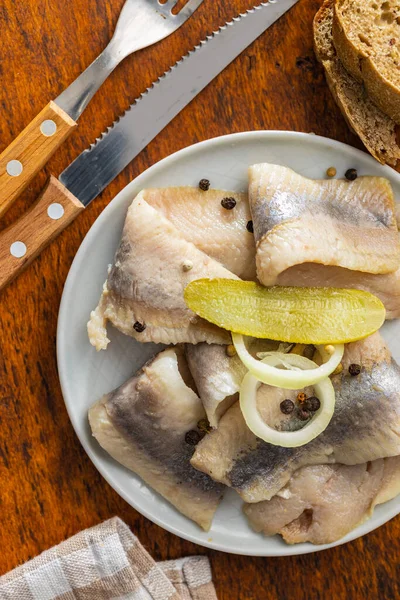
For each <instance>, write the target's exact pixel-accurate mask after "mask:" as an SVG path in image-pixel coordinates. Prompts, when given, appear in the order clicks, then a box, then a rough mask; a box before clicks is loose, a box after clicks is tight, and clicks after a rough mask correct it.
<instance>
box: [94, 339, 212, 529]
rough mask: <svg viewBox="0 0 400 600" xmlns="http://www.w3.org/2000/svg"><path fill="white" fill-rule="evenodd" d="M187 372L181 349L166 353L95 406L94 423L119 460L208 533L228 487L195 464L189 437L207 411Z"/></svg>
mask: <svg viewBox="0 0 400 600" xmlns="http://www.w3.org/2000/svg"><path fill="white" fill-rule="evenodd" d="M186 370H187V365H186V364H185V359H184V357H183V355H182V354H181V351H180V350H178V349H167V350H164V351H163V352H161V353H160V354H158V355H157V356H156V357H155V358H154V359H152V360H151V361H150V362H148V363H147V364H146V365H145V366H144V367H143V369H141V370H140V371H139V372H138V373H137V374H136V375H135V376H134V377H133V378H132V379H129V380H128V381H127V382H126V383H124V384H123V385H121V386H120V387H119V388H118V389H116V390H115V391H114V392H111V393H110V394H107V395H106V396H104V397H103V398H102V399H101V400H99V401H98V402H97V403H96V404H95V405H94V406H92V407H91V409H90V410H89V422H90V426H91V428H92V433H93V435H94V437H95V438H96V439H97V441H98V442H99V444H100V445H101V446H102V447H103V448H104V449H105V450H106V451H107V452H108V453H109V454H110V455H111V456H112V457H113V458H115V460H117V461H118V462H120V463H121V464H123V465H124V466H126V467H128V469H131V470H132V471H133V472H134V473H137V474H138V475H139V476H140V477H141V478H142V479H143V480H144V481H145V482H146V483H147V484H148V485H150V486H151V487H152V488H153V489H154V490H156V491H157V492H158V493H159V494H161V495H162V496H164V498H165V499H166V500H168V501H169V502H170V503H171V504H173V505H174V506H175V507H176V508H177V509H178V510H179V511H180V512H181V513H182V514H184V515H185V516H187V517H189V518H190V519H192V520H193V521H195V522H196V523H198V524H199V525H200V526H201V527H202V528H203V529H205V530H208V529H209V528H210V525H211V521H212V518H213V516H214V513H215V511H216V509H217V506H218V503H219V501H220V499H221V496H222V489H223V487H222V486H221V485H219V484H217V483H215V482H214V481H212V479H210V478H209V477H208V476H207V475H205V474H203V473H200V472H199V471H196V469H194V468H193V467H192V466H191V465H190V458H191V456H192V454H193V450H194V446H193V445H190V444H188V443H187V442H186V441H185V434H186V433H187V432H189V431H192V430H196V426H197V423H198V421H199V420H200V419H203V418H204V417H205V413H204V409H203V406H202V404H201V401H200V399H199V397H198V396H197V394H196V393H195V392H194V391H193V390H192V389H191V388H190V387H188V385H186V383H185V381H184V378H185V379H187V375H186ZM180 371H182V374H181V372H180Z"/></svg>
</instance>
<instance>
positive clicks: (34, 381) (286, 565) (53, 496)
mask: <svg viewBox="0 0 400 600" xmlns="http://www.w3.org/2000/svg"><path fill="white" fill-rule="evenodd" d="M252 2H253V0H218V1H217V0H204V3H203V5H202V6H201V7H200V9H199V10H198V11H197V13H196V16H195V17H194V18H193V19H192V20H190V21H189V22H188V23H186V24H185V25H184V26H183V27H182V28H181V29H180V30H179V31H178V32H177V33H176V34H175V35H174V36H173V37H170V38H168V39H166V40H164V41H162V42H161V43H159V44H158V45H157V46H155V47H153V48H149V49H146V50H143V51H141V52H139V53H138V54H136V55H135V56H133V57H129V58H128V59H127V60H125V62H124V63H123V64H122V65H121V66H120V67H119V68H117V70H116V71H115V72H114V73H113V74H112V76H111V77H110V78H109V79H108V81H107V82H106V83H105V84H104V85H103V87H102V88H101V90H100V91H99V93H98V94H97V95H96V96H95V98H94V100H93V101H92V102H91V104H90V105H89V107H88V109H87V110H86V112H85V113H84V115H83V117H82V119H81V121H80V123H79V128H78V130H77V131H76V132H75V133H74V134H73V135H72V137H71V138H70V139H69V140H68V141H67V142H65V143H64V145H63V147H62V148H61V149H60V150H59V151H58V152H57V153H56V155H55V156H54V157H53V158H52V160H51V161H50V163H49V165H48V167H47V168H46V169H45V171H44V172H42V173H41V174H40V175H39V176H38V177H37V178H36V180H35V181H34V182H33V183H32V184H31V185H30V187H29V188H28V190H27V191H26V192H25V193H24V195H23V197H22V198H21V199H20V200H19V201H18V202H17V203H16V205H15V206H14V207H13V209H12V210H10V211H9V213H7V215H6V216H5V218H4V219H3V222H2V223H1V227H2V228H3V227H4V226H6V225H8V224H9V223H10V222H11V221H12V220H14V219H16V218H17V217H18V216H19V215H21V214H22V213H23V212H24V210H25V209H26V208H27V207H28V206H29V205H30V204H31V203H32V201H33V200H34V199H35V197H36V196H37V194H38V192H39V190H40V189H41V187H42V185H43V184H44V181H45V179H46V177H47V176H48V174H49V173H53V174H55V175H58V174H59V173H60V172H61V171H62V170H63V169H64V168H65V167H66V166H67V165H68V164H69V162H70V161H71V160H72V159H73V158H75V157H76V156H77V154H78V153H79V152H81V151H82V150H83V149H84V148H85V147H87V146H88V144H89V143H90V142H92V141H93V140H94V138H95V137H96V136H98V135H99V133H100V132H101V131H102V130H103V129H104V128H105V126H107V125H109V124H110V123H111V122H112V121H113V119H114V118H115V117H116V116H117V115H118V114H119V113H121V112H122V111H123V110H124V109H126V108H127V106H128V105H129V104H130V103H131V102H132V101H133V100H134V99H135V98H136V97H137V96H138V95H139V93H140V92H142V91H143V90H144V89H145V88H146V87H147V86H149V85H150V84H151V82H152V81H153V80H154V79H156V78H157V77H158V76H159V75H161V74H162V73H163V72H164V71H165V70H166V69H167V68H168V67H169V66H170V65H172V64H174V63H175V61H176V60H178V59H179V58H180V57H181V55H183V54H185V53H186V52H187V50H188V49H190V48H191V47H192V46H194V45H195V44H196V43H197V42H198V41H199V40H200V39H201V38H204V37H205V35H206V34H207V33H209V32H210V31H211V30H213V29H216V28H217V27H218V26H219V25H222V24H223V23H224V22H225V21H227V20H229V19H230V18H232V17H233V16H235V15H236V14H237V13H238V12H240V11H244V10H245V9H248V8H250V7H251V5H252ZM122 4H123V0H69V1H68V2H65V0H41V1H40V2H29V0H22V1H20V2H14V0H0V24H1V34H0V76H1V85H0V106H1V110H0V151H1V150H3V148H4V147H6V146H7V145H8V144H9V143H10V142H11V141H12V139H13V138H14V137H15V136H16V135H17V134H18V133H19V132H20V131H21V130H22V129H23V127H24V126H25V125H26V124H27V123H28V122H29V121H30V120H31V119H32V117H34V116H35V115H36V114H37V113H38V112H39V110H40V109H41V108H42V107H43V106H44V105H45V104H46V103H47V102H48V100H49V99H51V98H54V97H56V96H57V95H58V94H59V93H60V92H61V90H62V89H63V88H64V87H65V86H67V85H68V84H69V83H70V82H71V81H72V80H73V79H74V78H75V77H76V76H77V75H78V74H79V73H80V72H81V71H82V70H83V69H84V68H85V67H86V66H87V65H88V64H89V63H90V62H91V61H92V60H93V59H94V58H95V56H96V55H97V54H98V53H99V52H100V50H101V49H102V48H103V47H104V46H105V45H106V42H107V41H108V39H109V38H110V36H111V34H112V31H113V27H114V25H115V23H116V19H117V16H118V13H119V10H120V8H121V6H122ZM319 4H320V0H300V1H299V3H298V4H297V6H295V7H294V8H293V9H292V10H291V11H290V12H289V13H288V14H286V15H285V16H284V17H283V18H282V19H281V20H280V21H279V22H278V23H276V24H275V25H274V26H273V27H271V29H270V30H269V31H267V32H266V33H265V34H264V35H263V36H261V38H259V39H258V40H257V41H256V42H255V43H254V44H253V45H252V46H251V47H249V48H248V49H247V50H246V51H245V52H244V53H243V54H242V55H241V56H240V57H239V58H238V59H237V60H236V61H235V62H234V63H233V64H232V65H231V66H230V67H229V68H227V69H226V70H225V71H224V72H223V73H222V74H221V75H220V76H219V77H218V78H217V79H216V80H215V81H214V82H213V83H212V84H211V85H209V86H208V88H207V89H206V90H205V91H203V92H202V93H201V94H200V95H199V96H198V97H197V98H196V99H195V100H194V101H193V102H192V103H191V104H190V106H188V107H187V108H186V109H185V110H184V111H183V112H182V113H181V114H180V115H179V116H178V117H177V118H176V119H175V120H174V121H173V122H172V123H171V124H170V125H169V126H168V127H167V128H166V129H165V130H164V131H163V132H162V133H161V134H160V135H159V136H158V137H157V138H156V139H155V140H154V141H153V142H152V143H151V144H150V145H149V146H148V147H147V148H146V149H145V150H144V151H143V152H142V153H141V154H140V155H139V157H138V158H137V159H136V160H134V161H133V163H132V164H130V165H129V167H128V168H127V169H125V171H124V172H123V173H121V174H120V175H119V177H117V178H116V179H115V180H114V181H113V183H112V184H110V185H109V186H108V188H107V189H106V190H105V192H104V193H103V194H102V195H101V196H100V198H98V199H97V200H96V201H95V202H94V203H92V204H91V205H90V207H89V208H88V209H87V210H86V211H85V212H84V213H83V214H81V215H80V216H79V217H78V218H77V220H76V221H75V222H74V223H73V224H72V225H71V226H70V227H69V228H68V229H67V230H66V231H65V232H64V233H63V234H62V235H61V236H60V237H59V238H58V239H57V240H56V241H55V242H54V243H53V244H52V246H51V247H49V248H47V249H46V250H45V251H44V252H43V254H42V255H41V256H40V257H39V259H37V260H36V261H35V263H34V264H33V265H31V267H30V268H29V269H28V270H27V271H25V273H23V274H22V275H21V276H20V277H19V278H18V279H17V280H16V281H14V282H13V283H12V284H11V285H10V286H9V288H8V289H6V290H5V291H4V292H3V293H2V294H1V296H0V332H1V337H0V340H1V347H0V419H1V426H0V482H1V484H0V485H1V491H0V572H1V573H4V572H6V571H8V570H9V569H12V568H13V567H15V566H16V565H18V564H20V563H22V562H23V561H26V560H28V559H30V558H32V557H34V556H36V555H37V554H39V553H40V552H42V551H43V550H45V549H47V548H50V547H51V546H53V545H54V544H57V543H59V542H61V541H62V540H64V539H65V538H67V537H69V536H71V535H72V534H74V533H76V532H78V531H79V530H81V529H83V528H86V527H90V526H92V525H95V524H96V523H100V522H101V521H103V520H104V519H107V518H108V517H110V516H112V515H119V516H120V517H121V518H122V519H124V520H125V521H126V523H128V524H129V525H130V526H131V527H132V529H133V531H134V532H135V533H136V534H137V535H138V537H139V538H140V540H141V541H142V543H143V544H144V545H145V546H146V548H148V549H149V551H150V552H151V553H152V555H153V556H154V558H155V559H157V560H158V559H172V558H177V557H180V556H183V555H187V554H196V553H199V554H207V555H208V556H209V557H210V560H211V564H212V569H213V573H214V578H215V584H216V587H217V592H218V597H219V599H220V600H264V599H273V598H279V599H285V598H290V599H293V600H303V599H304V600H309V599H317V598H329V599H330V598H335V599H341V598H351V599H366V598H368V599H374V598H380V599H385V600H386V599H389V598H395V597H399V593H400V589H399V587H400V586H399V578H398V575H399V564H400V559H399V556H400V540H399V533H400V518H399V517H397V518H395V519H393V520H392V521H391V522H390V523H388V524H386V525H384V526H383V527H381V528H380V529H379V530H377V531H375V532H373V533H370V534H369V535H367V536H365V537H364V538H362V539H358V540H356V541H354V542H352V543H350V544H347V545H345V546H343V547H338V548H334V549H332V550H329V551H325V552H320V553H314V554H310V555H305V556H298V557H293V558H248V557H241V556H233V555H229V554H224V553H222V552H215V551H210V550H207V549H205V548H201V547H197V546H195V545H194V544H191V543H189V542H186V541H184V540H181V539H179V538H178V537H175V536H174V535H172V534H170V533H167V532H166V531H164V530H162V529H161V528H160V527H158V526H157V525H154V524H153V523H151V522H150V521H148V520H147V519H145V518H144V517H142V516H141V515H140V514H139V513H137V512H136V511H135V510H134V509H133V508H131V507H130V506H129V505H128V504H127V503H126V502H125V501H124V500H122V499H121V498H120V497H119V496H118V495H117V494H116V493H115V492H114V491H113V490H112V489H111V488H110V487H109V485H108V484H107V483H106V482H105V481H104V480H103V478H102V477H101V476H100V475H99V473H98V472H97V471H96V469H95V468H94V466H93V465H92V463H91V462H90V460H89V459H88V457H87V456H86V454H85V452H84V450H83V449H82V447H81V445H80V443H79V441H78V439H77V437H76V435H75V433H74V430H73V428H72V426H71V424H70V421H69V418H68V415H67V411H66V409H65V406H64V402H63V398H62V395H61V390H60V385H59V381H58V375H57V364H56V352H55V344H56V324H57V313H58V307H59V303H60V298H61V294H62V290H63V285H64V281H65V278H66V276H67V273H68V270H69V267H70V265H71V262H72V260H73V258H74V255H75V253H76V251H77V249H78V247H79V245H80V243H81V241H82V239H83V237H84V236H85V234H86V232H87V230H88V229H89V227H90V226H91V225H92V223H93V222H94V220H95V219H96V217H97V216H98V215H99V214H100V213H101V211H102V210H103V209H104V207H105V206H106V205H107V204H108V203H109V202H110V200H111V199H112V198H113V197H114V196H115V195H116V194H117V192H119V191H120V190H121V189H122V188H123V187H124V186H125V185H126V184H127V183H128V182H129V181H131V180H132V179H133V178H134V177H136V176H137V175H138V174H139V173H141V172H142V171H143V170H145V169H146V168H147V167H149V166H150V165H153V164H154V163H155V162H157V161H159V160H160V159H162V158H164V157H165V156H167V155H169V154H171V153H172V152H175V151H176V150H179V149H180V148H183V147H185V146H189V145H190V144H193V143H195V142H198V141H200V140H204V139H207V138H210V137H214V136H217V135H222V134H227V133H231V132H237V131H246V130H252V129H288V130H296V131H306V132H310V131H312V132H315V133H317V134H321V135H325V136H328V137H332V138H335V139H338V140H341V141H343V142H347V143H349V144H353V145H355V146H358V147H361V146H360V143H359V141H358V140H357V139H356V138H355V136H354V135H353V134H351V132H350V131H349V129H348V128H347V126H346V124H345V122H344V120H343V118H342V116H341V114H340V113H339V111H338V109H337V108H336V106H335V104H334V102H333V100H332V98H331V96H330V94H329V91H328V88H327V85H326V83H325V80H324V76H323V73H322V70H321V67H320V66H319V65H318V64H317V62H316V60H315V57H314V54H313V49H312V34H311V24H312V19H313V16H314V14H315V12H316V10H317V9H318V6H319Z"/></svg>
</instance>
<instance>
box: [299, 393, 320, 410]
mask: <svg viewBox="0 0 400 600" xmlns="http://www.w3.org/2000/svg"><path fill="white" fill-rule="evenodd" d="M303 407H304V408H305V410H309V411H310V412H315V411H316V410H318V409H319V408H320V407H321V402H320V401H319V399H318V398H317V397H316V396H311V397H310V398H307V400H306V401H305V402H304V404H303Z"/></svg>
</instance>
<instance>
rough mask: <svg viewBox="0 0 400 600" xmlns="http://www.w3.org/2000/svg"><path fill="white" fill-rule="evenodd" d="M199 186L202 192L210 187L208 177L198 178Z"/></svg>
mask: <svg viewBox="0 0 400 600" xmlns="http://www.w3.org/2000/svg"><path fill="white" fill-rule="evenodd" d="M199 188H200V189H201V190H203V192H206V191H207V190H209V189H210V182H209V180H208V179H200V181H199Z"/></svg>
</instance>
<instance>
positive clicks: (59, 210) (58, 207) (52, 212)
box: [47, 202, 65, 221]
mask: <svg viewBox="0 0 400 600" xmlns="http://www.w3.org/2000/svg"><path fill="white" fill-rule="evenodd" d="M64 212H65V211H64V207H63V205H62V204H59V203H58V202H53V204H50V206H49V207H48V209H47V214H48V215H49V217H50V219H53V220H54V221H58V219H61V217H63V216H64Z"/></svg>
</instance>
